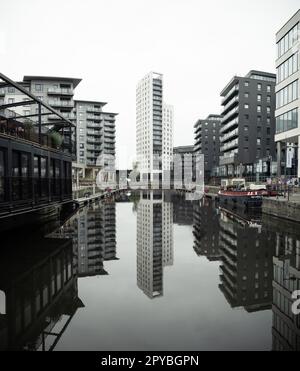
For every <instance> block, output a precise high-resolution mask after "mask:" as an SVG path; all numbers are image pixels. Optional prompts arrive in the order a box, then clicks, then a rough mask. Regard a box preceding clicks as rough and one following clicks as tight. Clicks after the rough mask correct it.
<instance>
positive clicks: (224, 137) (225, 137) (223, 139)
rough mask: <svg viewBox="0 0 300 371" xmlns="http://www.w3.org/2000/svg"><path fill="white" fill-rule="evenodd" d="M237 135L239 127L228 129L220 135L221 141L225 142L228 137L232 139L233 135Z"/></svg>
mask: <svg viewBox="0 0 300 371" xmlns="http://www.w3.org/2000/svg"><path fill="white" fill-rule="evenodd" d="M238 135H239V129H238V128H237V129H235V130H233V131H230V132H229V133H227V134H224V135H223V136H222V137H220V141H221V143H225V142H227V141H228V140H229V139H232V138H234V137H237V136H238Z"/></svg>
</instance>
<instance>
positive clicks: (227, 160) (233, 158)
mask: <svg viewBox="0 0 300 371" xmlns="http://www.w3.org/2000/svg"><path fill="white" fill-rule="evenodd" d="M237 159H238V156H237V154H236V153H234V154H231V155H229V156H222V157H220V166H223V165H230V164H235V163H236V162H237Z"/></svg>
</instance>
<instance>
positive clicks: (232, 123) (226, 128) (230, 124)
mask: <svg viewBox="0 0 300 371" xmlns="http://www.w3.org/2000/svg"><path fill="white" fill-rule="evenodd" d="M238 124H239V119H238V118H236V119H234V120H232V121H230V122H228V123H227V124H226V125H224V126H222V127H221V129H220V133H221V134H223V133H226V132H227V131H229V130H230V129H233V128H234V127H236V126H238Z"/></svg>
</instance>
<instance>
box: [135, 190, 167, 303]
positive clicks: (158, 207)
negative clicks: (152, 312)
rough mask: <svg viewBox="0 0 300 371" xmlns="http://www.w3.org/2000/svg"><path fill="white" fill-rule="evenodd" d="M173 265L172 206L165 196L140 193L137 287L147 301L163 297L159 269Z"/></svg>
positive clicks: (148, 192) (161, 278)
mask: <svg viewBox="0 0 300 371" xmlns="http://www.w3.org/2000/svg"><path fill="white" fill-rule="evenodd" d="M173 264H174V252H173V204H172V203H171V200H170V197H169V195H168V193H163V192H155V191H142V192H141V193H140V201H139V204H138V207H137V285H138V287H139V288H140V289H141V290H142V291H143V292H144V293H145V295H147V296H148V297H149V298H150V299H154V298H158V297H161V296H163V294H164V290H163V270H164V267H167V266H172V265H173Z"/></svg>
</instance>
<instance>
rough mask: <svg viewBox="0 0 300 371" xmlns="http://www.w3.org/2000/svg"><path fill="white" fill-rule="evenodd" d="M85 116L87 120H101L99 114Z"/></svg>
mask: <svg viewBox="0 0 300 371" xmlns="http://www.w3.org/2000/svg"><path fill="white" fill-rule="evenodd" d="M86 118H87V119H88V120H93V121H101V120H102V118H101V116H100V115H99V116H96V115H87V116H86Z"/></svg>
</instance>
